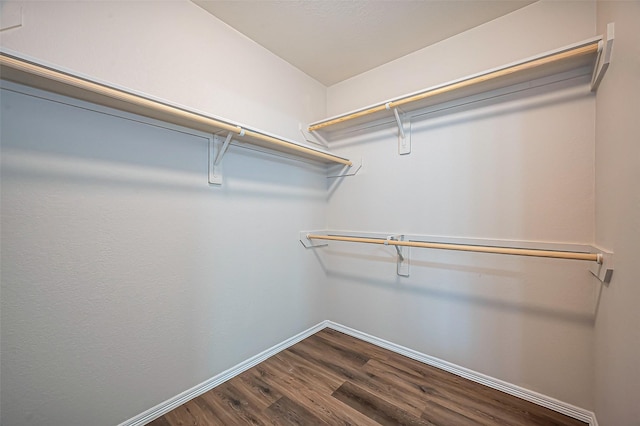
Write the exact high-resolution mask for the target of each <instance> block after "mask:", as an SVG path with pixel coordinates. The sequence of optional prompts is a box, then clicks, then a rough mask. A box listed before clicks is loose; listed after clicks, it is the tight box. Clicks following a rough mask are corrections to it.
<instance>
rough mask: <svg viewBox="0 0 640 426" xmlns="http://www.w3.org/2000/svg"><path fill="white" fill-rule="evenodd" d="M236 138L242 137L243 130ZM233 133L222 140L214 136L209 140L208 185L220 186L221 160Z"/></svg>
mask: <svg viewBox="0 0 640 426" xmlns="http://www.w3.org/2000/svg"><path fill="white" fill-rule="evenodd" d="M238 136H241V137H242V136H244V129H242V128H241V129H240V134H239V135H238ZM232 139H233V132H229V133H227V137H226V138H225V139H224V140H223V139H222V137H221V136H217V135H214V136H213V138H212V139H209V183H210V184H213V185H222V159H223V158H224V155H225V154H226V153H227V150H228V149H229V145H230V144H231V140H232Z"/></svg>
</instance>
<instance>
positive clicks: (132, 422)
mask: <svg viewBox="0 0 640 426" xmlns="http://www.w3.org/2000/svg"><path fill="white" fill-rule="evenodd" d="M327 324H328V321H322V322H321V323H319V324H316V325H314V326H313V327H311V328H309V329H307V330H305V331H303V332H301V333H298V334H296V335H295V336H293V337H291V338H289V339H287V340H285V341H284V342H281V343H278V344H277V345H275V346H272V347H271V348H269V349H267V350H264V351H262V352H260V353H259V354H258V355H255V356H253V357H251V358H249V359H248V360H246V361H243V362H241V363H240V364H237V365H235V366H233V367H231V368H229V369H228V370H226V371H223V372H222V373H220V374H218V375H216V376H214V377H212V378H210V379H209V380H205V381H204V382H202V383H200V384H199V385H196V386H194V387H192V388H191V389H189V390H186V391H184V392H182V393H181V394H179V395H177V396H174V397H173V398H170V399H168V400H166V401H164V402H161V403H160V404H158V405H156V406H155V407H153V408H150V409H149V410H147V411H145V412H144V413H141V414H139V415H137V416H135V417H133V418H131V419H129V420H127V421H125V422H123V423H120V424H119V425H118V426H143V425H146V424H147V423H149V422H151V421H153V420H155V419H157V418H158V417H160V416H162V415H164V414H166V413H168V412H169V411H171V410H173V409H174V408H176V407H179V406H180V405H182V404H184V403H185V402H187V401H190V400H192V399H193V398H195V397H197V396H200V395H202V394H203V393H205V392H208V391H210V390H211V389H213V388H215V387H216V386H218V385H220V384H222V383H224V382H226V381H227V380H230V379H232V378H234V377H235V376H237V375H239V374H241V373H243V372H245V371H247V370H248V369H250V368H251V367H254V366H256V365H258V364H260V363H261V362H262V361H265V360H266V359H268V358H270V357H272V356H273V355H275V354H277V353H278V352H281V351H283V350H285V349H287V348H288V347H290V346H293V345H295V344H296V343H298V342H300V341H302V340H304V339H306V338H307V337H309V336H311V335H313V334H315V333H317V332H318V331H320V330H322V329H324V328H326V327H327Z"/></svg>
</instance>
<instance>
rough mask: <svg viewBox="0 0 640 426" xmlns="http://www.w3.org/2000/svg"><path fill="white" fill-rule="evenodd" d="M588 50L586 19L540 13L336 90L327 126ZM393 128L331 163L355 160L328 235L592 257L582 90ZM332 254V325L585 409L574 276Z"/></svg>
mask: <svg viewBox="0 0 640 426" xmlns="http://www.w3.org/2000/svg"><path fill="white" fill-rule="evenodd" d="M594 35H595V4H593V3H591V2H538V3H535V4H532V5H530V6H528V7H525V8H523V9H521V10H519V11H516V12H514V13H512V14H509V15H507V16H505V17H502V18H499V19H497V20H494V21H492V22H490V23H488V24H486V25H483V26H481V27H478V28H475V29H473V30H470V31H467V32H465V33H463V34H460V35H458V36H455V37H452V38H451V39H448V40H445V41H443V42H441V43H439V44H437V45H434V46H431V47H428V48H426V49H423V50H421V51H418V52H416V53H414V54H411V55H408V56H406V57H404V58H401V59H399V60H397V61H395V62H392V63H389V64H386V65H384V66H382V67H380V68H377V69H375V70H372V71H370V72H368V73H365V74H362V75H360V76H357V77H354V78H352V79H350V80H348V81H345V82H343V83H340V84H338V85H336V86H333V87H331V88H329V96H328V111H329V113H330V114H335V113H339V112H342V111H346V110H350V109H353V108H355V107H358V106H364V105H367V104H370V103H373V102H376V101H381V100H384V99H385V98H389V97H393V96H398V95H401V94H403V93H405V92H409V91H412V90H417V89H419V88H420V87H428V86H429V85H432V84H437V83H442V82H445V81H448V80H451V79H454V78H458V77H461V76H464V75H465V74H466V73H472V72H478V71H481V70H482V69H486V68H492V67H496V66H499V65H502V64H504V63H508V62H511V61H513V60H516V59H518V58H523V57H527V56H531V55H533V54H536V53H541V52H544V51H546V50H551V49H555V48H558V47H561V46H563V45H566V44H570V43H574V42H577V41H580V40H583V39H586V38H589V37H592V36H594ZM575 83H576V82H567V83H566V84H557V85H553V86H547V87H546V88H544V89H539V90H531V91H528V92H524V93H521V94H519V95H513V96H510V97H506V98H501V99H496V100H493V101H487V102H483V103H480V104H474V105H471V106H467V107H460V108H454V109H451V110H448V111H446V112H444V113H436V114H432V115H429V116H426V117H424V118H422V119H416V120H414V122H412V128H413V130H412V146H413V152H412V153H411V154H410V155H408V156H399V155H398V154H397V142H396V136H395V135H396V132H397V130H396V129H394V128H392V127H390V126H386V127H385V126H383V127H381V128H378V129H377V130H376V129H373V130H370V131H368V132H364V133H362V134H359V135H358V134H357V135H352V136H349V137H345V138H343V139H340V140H339V141H336V142H334V145H333V146H332V148H333V149H334V150H335V151H336V152H339V153H341V154H344V155H347V156H349V157H351V158H358V157H359V156H362V157H363V159H364V164H365V167H364V170H363V172H362V173H361V174H359V175H358V176H356V177H354V178H349V179H346V180H345V181H344V182H343V183H342V184H341V186H340V188H339V189H338V190H337V191H336V192H335V193H334V194H333V196H332V198H331V199H330V202H329V208H328V226H329V228H330V229H339V230H355V231H362V232H367V231H369V232H390V233H408V234H422V235H438V236H455V237H469V238H489V239H491V238H495V239H516V240H533V241H549V242H572V243H584V244H591V243H593V238H594V130H593V128H594V127H593V126H594V124H593V123H594V120H595V97H594V96H592V95H590V94H589V89H588V86H587V84H586V81H585V80H581V81H579V82H578V83H580V84H577V85H575ZM411 257H412V267H411V277H410V278H408V279H405V278H399V277H397V276H396V275H395V257H394V250H393V249H389V248H384V247H381V246H378V247H369V246H364V245H353V244H352V245H349V244H347V243H343V244H332V245H331V246H330V248H329V249H326V250H324V251H323V260H324V263H325V265H326V270H327V275H328V277H329V282H328V285H327V290H328V295H327V306H328V310H329V314H328V318H331V319H332V320H334V321H337V322H339V323H343V324H345V325H347V326H351V327H354V328H356V329H359V330H363V331H365V332H367V333H370V334H373V335H375V336H379V337H381V338H384V339H387V340H391V341H393V342H396V343H398V344H401V345H404V346H407V347H410V348H412V349H415V350H418V351H420V352H423V353H426V354H429V355H432V356H436V357H439V358H442V359H444V360H447V361H450V362H453V363H456V364H458V365H461V366H464V367H467V368H471V369H473V370H476V371H479V372H481V373H485V374H488V375H490V376H493V377H497V378H499V379H503V380H506V381H507V382H511V383H514V384H517V385H520V386H523V387H525V388H528V389H531V390H534V391H538V392H540V393H543V394H546V395H549V396H552V397H555V398H558V399H560V400H562V401H565V402H568V403H571V404H574V405H577V406H579V407H583V408H586V409H592V408H593V367H594V362H593V355H592V353H593V323H594V320H595V314H594V306H595V300H596V299H595V297H596V290H597V288H598V287H597V285H596V281H595V280H594V279H592V277H591V276H590V274H589V272H588V264H585V263H580V262H574V261H560V260H544V259H529V258H513V257H508V256H495V255H482V254H463V253H454V252H451V253H449V252H438V251H431V250H422V251H420V250H417V249H413V250H412V255H411Z"/></svg>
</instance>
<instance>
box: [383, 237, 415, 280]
mask: <svg viewBox="0 0 640 426" xmlns="http://www.w3.org/2000/svg"><path fill="white" fill-rule="evenodd" d="M389 241H404V235H389V236H387V239H386V240H385V242H384V245H385V246H388V245H389ZM393 247H395V249H396V253H397V254H398V258H397V259H398V261H397V265H396V272H397V274H398V275H399V276H401V277H408V276H409V249H410V247H405V246H397V245H394V246H393Z"/></svg>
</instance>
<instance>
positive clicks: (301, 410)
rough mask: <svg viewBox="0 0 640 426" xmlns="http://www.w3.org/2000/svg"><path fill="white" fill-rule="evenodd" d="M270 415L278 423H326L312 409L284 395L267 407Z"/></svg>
mask: <svg viewBox="0 0 640 426" xmlns="http://www.w3.org/2000/svg"><path fill="white" fill-rule="evenodd" d="M267 413H268V414H269V417H270V418H271V419H272V421H273V422H274V424H278V425H321V424H326V423H325V422H323V421H322V420H320V418H319V417H316V416H315V415H314V414H313V413H311V411H309V410H307V409H306V408H305V407H303V406H301V405H300V404H297V403H296V402H294V401H292V400H291V399H289V398H287V397H286V396H283V397H282V398H280V399H279V400H277V401H276V402H274V403H273V404H271V405H270V406H269V408H268V409H267Z"/></svg>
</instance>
